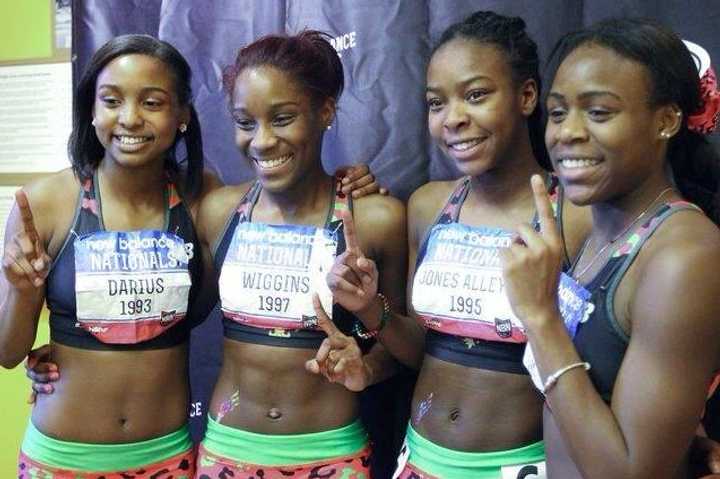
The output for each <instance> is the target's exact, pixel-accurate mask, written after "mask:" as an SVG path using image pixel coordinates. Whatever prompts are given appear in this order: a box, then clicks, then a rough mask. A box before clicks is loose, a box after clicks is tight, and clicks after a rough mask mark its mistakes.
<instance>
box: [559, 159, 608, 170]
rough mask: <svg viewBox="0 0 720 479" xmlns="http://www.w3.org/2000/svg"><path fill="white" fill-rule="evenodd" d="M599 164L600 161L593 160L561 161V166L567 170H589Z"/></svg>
mask: <svg viewBox="0 0 720 479" xmlns="http://www.w3.org/2000/svg"><path fill="white" fill-rule="evenodd" d="M598 163H600V161H598V160H596V159H593V158H572V159H571V158H566V159H564V160H560V164H561V165H562V167H563V168H566V169H572V168H587V167H589V166H595V165H597V164H598Z"/></svg>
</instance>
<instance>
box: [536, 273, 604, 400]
mask: <svg viewBox="0 0 720 479" xmlns="http://www.w3.org/2000/svg"><path fill="white" fill-rule="evenodd" d="M590 296H591V295H590V292H589V291H588V290H587V289H585V288H584V287H583V286H582V285H581V284H580V283H578V282H577V281H575V280H574V279H573V278H572V277H570V276H568V275H567V274H565V273H560V284H559V285H558V306H559V307H560V315H561V316H562V318H563V322H564V323H565V329H567V332H568V334H569V335H570V339H574V338H575V334H576V333H577V328H578V326H579V325H580V323H584V322H586V321H587V320H588V319H589V318H590V315H591V314H592V313H593V311H594V310H595V305H594V304H593V303H591V302H590ZM523 365H524V366H525V369H527V370H528V372H529V373H530V377H531V378H532V381H533V384H535V387H536V388H538V390H540V391H542V387H543V382H542V379H541V378H540V371H538V367H537V363H536V362H535V356H534V355H533V352H532V347H531V346H530V345H529V344H528V345H527V347H526V348H525V354H524V355H523Z"/></svg>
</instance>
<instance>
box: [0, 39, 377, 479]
mask: <svg viewBox="0 0 720 479" xmlns="http://www.w3.org/2000/svg"><path fill="white" fill-rule="evenodd" d="M190 100H191V91H190V69H189V66H188V65H187V62H186V61H185V60H184V59H183V57H182V56H181V55H180V53H179V52H177V50H175V49H174V48H173V47H172V46H171V45H169V44H167V43H165V42H162V41H158V40H156V39H154V38H151V37H148V36H143V35H128V36H123V37H118V38H115V39H113V40H111V41H110V42H108V43H107V44H106V45H104V46H103V47H102V48H101V49H100V50H98V52H97V53H96V54H95V55H94V57H93V58H92V60H91V62H90V64H89V66H88V68H87V71H86V72H85V74H84V75H83V77H82V78H81V80H80V82H79V84H78V89H77V91H76V98H75V101H74V125H75V129H74V131H73V134H72V137H71V141H70V154H71V157H72V161H73V168H72V169H68V170H65V171H62V172H60V173H58V174H56V175H53V176H51V177H49V178H46V179H42V180H39V181H36V182H33V183H31V184H29V185H27V186H26V187H25V189H24V190H23V191H22V192H19V193H18V196H17V207H16V208H15V209H14V210H13V212H12V213H11V216H10V218H9V221H8V228H7V235H6V238H7V240H6V246H5V253H4V258H3V275H2V279H1V280H0V285H1V287H2V292H3V298H6V299H4V302H3V303H2V305H1V306H0V308H2V309H0V318H1V320H0V358H1V359H2V365H3V366H5V367H13V366H15V365H16V364H17V363H18V362H19V361H20V360H21V359H22V358H23V357H24V355H25V354H27V352H28V350H29V348H30V347H31V345H32V343H33V341H34V337H35V332H36V328H37V317H38V315H39V311H40V308H41V306H42V303H43V301H45V300H47V304H48V307H49V309H50V311H51V316H50V327H51V339H52V360H53V361H54V362H53V363H40V364H38V365H37V366H36V367H37V368H38V370H39V372H38V375H39V376H40V377H38V378H37V379H38V380H41V381H45V380H55V381H57V380H58V379H59V376H60V373H59V372H58V367H59V368H60V370H61V371H62V380H61V381H59V382H56V383H55V386H52V385H47V384H46V385H40V386H35V387H36V388H37V389H38V390H40V391H42V392H53V390H54V391H55V394H53V395H51V396H43V397H42V398H41V399H39V400H38V401H37V405H36V407H35V408H34V409H33V415H32V421H31V423H30V424H29V426H28V432H27V434H26V437H25V440H24V442H23V446H22V451H21V457H20V465H19V472H18V475H19V476H20V477H23V478H25V477H38V475H42V474H43V473H44V474H45V475H44V476H43V477H51V476H53V475H55V476H63V475H64V474H71V473H72V474H73V477H83V478H85V477H87V478H93V477H100V476H102V477H106V478H110V477H131V476H132V477H151V476H152V477H170V476H173V477H176V478H179V477H191V476H192V470H193V467H194V456H193V454H192V452H191V444H190V442H189V439H188V436H187V429H186V427H185V423H186V418H187V400H188V381H187V377H188V376H187V365H186V363H187V339H188V335H189V331H190V329H191V327H192V326H193V325H194V324H197V323H198V322H199V320H201V319H202V317H203V316H201V315H198V314H189V313H188V312H187V311H188V309H189V307H190V306H191V305H192V303H193V300H194V299H195V297H196V296H197V294H196V292H197V290H198V285H199V279H200V272H201V265H200V263H199V257H200V245H199V243H198V242H197V240H196V236H195V231H194V228H193V225H192V216H193V213H194V211H195V209H196V207H197V204H198V201H199V197H200V196H201V195H202V194H203V189H204V192H207V191H209V190H211V189H212V188H213V187H215V186H217V180H216V179H215V178H214V177H212V176H211V175H205V181H204V185H203V156H202V141H201V136H200V127H199V124H198V122H197V118H196V115H195V113H194V111H193V108H192V105H191V103H190ZM181 139H183V140H184V141H185V146H186V150H187V153H188V159H187V161H186V163H185V164H183V165H179V164H178V162H177V161H176V159H175V156H174V153H173V152H174V148H175V145H176V144H177V142H178V141H180V140H181ZM363 173H364V171H363V169H356V170H353V171H351V172H350V174H351V175H352V178H349V179H348V181H347V182H346V183H345V186H346V187H348V188H358V187H360V188H362V187H365V188H368V187H369V188H371V189H372V188H374V187H376V185H375V184H374V183H373V182H372V178H368V177H367V176H363ZM356 178H357V180H356V181H353V179H356ZM208 180H209V181H208ZM368 180H370V181H368ZM185 199H187V203H186V202H185ZM30 205H32V209H31V206H30ZM33 213H34V216H33ZM28 318H32V319H31V320H28ZM49 350H50V348H45V349H44V351H45V352H46V354H47V352H48V351H49ZM44 359H48V360H49V356H47V357H45V358H44ZM48 371H51V372H50V373H48ZM33 375H34V374H33ZM88 391H92V400H89V399H88V395H87V393H88ZM88 424H91V425H92V427H88ZM163 471H164V472H163ZM122 474H124V476H123V475H122ZM158 474H159V475H158ZM63 477H64V476H63Z"/></svg>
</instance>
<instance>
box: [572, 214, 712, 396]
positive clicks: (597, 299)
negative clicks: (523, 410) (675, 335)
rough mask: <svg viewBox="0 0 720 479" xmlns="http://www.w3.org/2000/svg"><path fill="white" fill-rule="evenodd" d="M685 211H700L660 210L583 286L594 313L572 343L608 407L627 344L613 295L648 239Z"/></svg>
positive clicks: (582, 325) (580, 326)
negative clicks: (586, 364)
mask: <svg viewBox="0 0 720 479" xmlns="http://www.w3.org/2000/svg"><path fill="white" fill-rule="evenodd" d="M684 210H699V208H698V207H697V206H695V205H693V204H692V203H688V202H685V201H674V202H669V203H665V204H663V205H661V206H659V207H658V209H657V210H656V211H655V213H654V214H652V215H650V216H649V217H648V219H647V220H646V221H644V222H643V223H642V224H641V225H640V226H638V227H637V228H636V230H635V231H634V232H633V234H632V235H630V236H629V237H628V239H627V241H625V242H624V243H623V244H621V245H619V246H618V247H617V249H615V250H614V251H613V252H612V253H611V254H610V259H609V260H608V262H607V263H606V264H605V265H604V266H603V267H602V269H601V270H600V271H599V272H598V273H597V274H596V275H595V277H594V278H593V279H592V281H590V282H589V283H588V284H587V285H586V286H585V289H587V290H588V291H589V292H590V295H591V296H590V302H591V303H592V304H593V305H594V310H593V312H592V313H591V314H590V315H589V318H588V320H587V321H585V322H583V323H580V324H579V326H578V328H577V333H576V334H575V337H574V339H573V343H574V344H575V347H576V348H577V351H578V354H579V355H580V357H581V358H582V360H583V361H587V362H589V363H590V364H591V365H592V368H591V369H590V370H589V371H588V373H589V374H590V379H591V380H592V382H593V384H594V385H595V389H597V391H598V392H599V393H600V395H601V396H602V398H603V400H605V402H607V403H610V399H611V397H612V390H613V387H614V386H615V378H616V377H617V374H618V371H619V370H620V366H621V364H622V361H623V358H624V357H625V351H626V349H627V346H628V342H629V340H630V337H629V336H628V335H627V334H626V333H625V331H623V329H622V327H621V326H620V325H619V324H618V322H617V318H616V317H615V309H614V300H615V292H616V291H617V288H618V285H619V284H620V281H621V280H622V278H623V277H624V276H625V273H626V272H627V270H628V269H629V268H630V266H631V265H632V263H633V261H635V258H636V257H637V255H638V253H639V252H640V250H641V249H642V247H643V245H644V244H645V242H646V241H647V240H648V238H650V237H651V236H652V235H653V233H655V231H657V228H658V227H659V226H660V225H661V224H662V223H663V221H665V220H666V219H667V218H668V217H669V216H671V215H673V214H674V213H677V212H678V211H684ZM573 269H574V265H573ZM571 272H572V269H571Z"/></svg>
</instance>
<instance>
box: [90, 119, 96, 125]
mask: <svg viewBox="0 0 720 479" xmlns="http://www.w3.org/2000/svg"><path fill="white" fill-rule="evenodd" d="M90 124H91V125H92V126H97V125H95V118H93V119H92V121H91V122H90Z"/></svg>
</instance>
